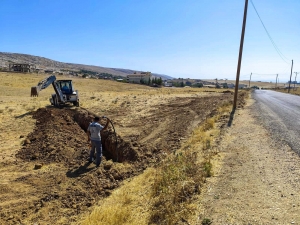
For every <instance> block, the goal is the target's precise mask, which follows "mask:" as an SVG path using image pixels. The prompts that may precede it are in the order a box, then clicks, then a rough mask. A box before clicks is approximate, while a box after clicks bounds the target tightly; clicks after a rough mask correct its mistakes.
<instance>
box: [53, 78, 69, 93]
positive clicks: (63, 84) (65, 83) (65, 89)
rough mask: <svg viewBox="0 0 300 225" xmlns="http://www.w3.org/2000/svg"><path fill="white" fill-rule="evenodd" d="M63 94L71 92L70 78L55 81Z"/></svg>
mask: <svg viewBox="0 0 300 225" xmlns="http://www.w3.org/2000/svg"><path fill="white" fill-rule="evenodd" d="M56 82H57V83H58V85H59V87H60V89H61V91H62V93H63V94H65V95H70V94H72V93H73V86H72V80H57V81H56Z"/></svg>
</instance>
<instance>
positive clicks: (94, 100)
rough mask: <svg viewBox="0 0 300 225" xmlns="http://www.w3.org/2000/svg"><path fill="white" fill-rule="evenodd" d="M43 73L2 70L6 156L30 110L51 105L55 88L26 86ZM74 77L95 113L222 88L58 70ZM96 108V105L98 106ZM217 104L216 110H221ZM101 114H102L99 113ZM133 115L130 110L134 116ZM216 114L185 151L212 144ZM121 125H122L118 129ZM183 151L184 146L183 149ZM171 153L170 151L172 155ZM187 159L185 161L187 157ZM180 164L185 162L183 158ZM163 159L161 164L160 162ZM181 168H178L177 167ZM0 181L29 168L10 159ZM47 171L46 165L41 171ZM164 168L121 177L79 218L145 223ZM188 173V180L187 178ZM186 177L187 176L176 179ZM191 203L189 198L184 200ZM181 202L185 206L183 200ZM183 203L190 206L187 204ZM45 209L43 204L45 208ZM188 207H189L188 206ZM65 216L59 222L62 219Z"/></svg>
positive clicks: (26, 127)
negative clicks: (35, 90)
mask: <svg viewBox="0 0 300 225" xmlns="http://www.w3.org/2000/svg"><path fill="white" fill-rule="evenodd" d="M46 76H47V75H37V74H18V73H0V80H1V83H0V103H1V104H0V139H1V144H2V145H1V147H0V156H1V158H2V159H3V160H6V161H15V160H16V159H15V156H14V154H15V152H16V151H17V150H18V149H19V148H20V146H21V144H22V141H23V140H24V139H23V138H20V136H21V135H22V136H24V137H26V136H27V134H28V133H29V132H31V131H32V130H33V128H34V125H35V121H34V120H33V119H32V118H31V114H30V113H31V112H32V111H34V110H36V109H38V108H41V107H46V106H48V105H50V103H49V98H50V96H51V94H52V93H54V91H53V88H52V87H51V86H50V87H49V88H47V89H45V90H43V91H41V92H40V95H39V97H30V88H31V86H35V85H36V84H37V83H38V82H39V81H40V80H42V79H43V78H45V77H46ZM68 78H69V79H72V80H73V84H74V87H75V89H77V90H78V91H79V96H80V105H81V106H82V107H84V108H87V109H89V110H92V111H93V110H97V111H95V113H99V114H102V113H105V112H106V111H107V110H109V109H113V108H114V107H119V106H121V105H122V104H125V103H126V104H129V105H130V106H131V107H132V108H134V109H133V112H135V113H137V114H143V113H147V112H146V111H145V110H144V108H145V105H147V108H151V106H152V105H156V104H158V102H164V101H167V100H168V99H169V98H176V97H177V96H183V97H186V96H194V97H195V96H204V95H210V96H211V95H213V94H214V93H212V92H221V91H223V89H210V88H209V89H205V88H150V87H147V86H142V85H135V84H124V83H117V82H114V81H109V80H96V79H82V78H77V77H65V76H58V79H68ZM99 108H100V111H99ZM225 111H226V110H223V111H222V110H221V111H220V113H219V114H222V113H225ZM102 115H103V114H102ZM132 119H134V116H133V118H132ZM216 119H217V117H216V118H214V119H209V120H207V122H206V123H205V124H204V126H205V128H204V127H203V126H202V127H200V128H197V129H196V130H194V132H193V134H192V135H191V137H190V139H188V140H187V142H186V144H185V145H183V149H184V150H186V149H190V152H189V154H191V153H193V152H194V151H198V150H199V149H204V150H207V149H210V148H211V145H212V142H213V136H215V135H217V134H218V131H217V129H215V121H216ZM121 132H122V129H120V133H121ZM182 152H183V151H182ZM198 156H199V157H198V158H196V162H195V165H200V164H199V163H201V162H203V155H202V156H201V154H199V155H198ZM172 157H173V156H172ZM186 162H188V161H186ZM182 165H183V166H184V164H182ZM163 166H164V165H162V167H161V168H163ZM179 169H180V168H179ZM0 172H1V174H2V178H3V179H2V181H1V182H2V183H3V182H5V183H10V181H13V180H14V179H15V178H16V177H20V176H21V175H24V173H33V171H32V170H28V171H23V173H21V172H20V171H18V170H17V169H16V165H10V166H7V167H5V168H1V170H0ZM44 172H47V171H44ZM49 172H51V171H49ZM161 172H162V170H160V169H159V170H156V169H153V168H150V169H147V170H146V171H145V172H144V173H143V174H141V175H140V176H138V177H136V178H134V179H132V180H130V181H128V182H125V183H124V185H123V186H122V187H121V188H119V189H118V190H116V191H114V192H113V193H112V195H111V196H110V197H109V198H107V199H104V200H103V201H101V202H99V206H97V207H95V209H94V211H93V212H92V213H91V214H90V215H88V216H87V217H85V219H84V220H82V224H148V223H149V221H150V218H151V216H152V212H153V207H154V200H153V199H152V197H153V187H154V184H155V182H156V183H157V180H158V179H159V178H158V176H161V175H160V174H161ZM190 179H191V178H190V177H187V180H186V181H187V182H190ZM180 181H181V182H183V183H185V182H186V181H185V180H182V179H180ZM18 185H19V186H18V188H19V189H20V193H24V194H26V191H27V190H26V188H27V187H25V186H24V188H23V189H22V184H21V183H20V184H18ZM188 204H189V205H191V208H193V207H192V205H193V203H192V202H188ZM182 207H183V206H182ZM184 207H186V208H189V207H188V206H187V205H185V206H184ZM45 210H46V209H45ZM189 213H192V212H189ZM63 220H64V219H63V218H62V221H60V223H64V221H63Z"/></svg>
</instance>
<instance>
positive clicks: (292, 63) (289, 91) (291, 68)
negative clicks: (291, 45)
mask: <svg viewBox="0 0 300 225" xmlns="http://www.w3.org/2000/svg"><path fill="white" fill-rule="evenodd" d="M293 63H294V62H293V60H292V67H291V76H290V82H289V91H288V92H289V93H290V88H291V82H292V74H293Z"/></svg>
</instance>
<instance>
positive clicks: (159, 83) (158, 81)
mask: <svg viewBox="0 0 300 225" xmlns="http://www.w3.org/2000/svg"><path fill="white" fill-rule="evenodd" d="M157 84H158V85H162V79H161V77H160V78H158V80H157Z"/></svg>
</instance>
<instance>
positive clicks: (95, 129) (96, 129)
mask: <svg viewBox="0 0 300 225" xmlns="http://www.w3.org/2000/svg"><path fill="white" fill-rule="evenodd" d="M103 128H104V127H103V126H102V125H101V124H99V123H97V122H92V123H90V125H89V127H88V129H87V130H88V131H89V132H90V133H91V140H92V141H101V135H100V131H101V130H102V129H103Z"/></svg>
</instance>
